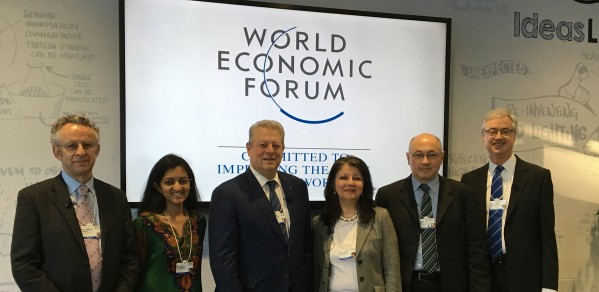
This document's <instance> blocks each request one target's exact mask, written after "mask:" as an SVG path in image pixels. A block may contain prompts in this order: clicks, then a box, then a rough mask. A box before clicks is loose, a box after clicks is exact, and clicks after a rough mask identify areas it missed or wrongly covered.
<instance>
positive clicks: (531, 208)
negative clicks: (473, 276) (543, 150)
mask: <svg viewBox="0 0 599 292" xmlns="http://www.w3.org/2000/svg"><path fill="white" fill-rule="evenodd" d="M517 129H518V120H517V118H516V116H515V115H514V114H512V113H511V112H510V111H509V110H508V109H505V108H497V109H494V110H491V111H490V112H488V113H487V114H486V115H485V116H484V118H483V124H482V131H481V137H482V140H483V143H484V144H485V147H486V148H487V151H488V152H489V163H488V164H485V165H483V166H482V167H480V168H478V169H475V170H473V171H471V172H468V173H466V174H464V175H463V176H462V182H464V183H465V184H467V185H469V186H471V187H472V189H473V191H474V195H475V196H476V198H477V200H478V201H481V202H483V203H484V204H485V205H486V206H487V211H488V216H487V218H486V219H485V222H486V225H487V248H488V258H489V263H490V266H491V278H492V283H491V287H492V290H491V291H493V292H508V291H512V292H514V291H527V292H528V291H531V292H540V291H544V292H545V291H557V283H558V258H557V244H556V239H555V230H554V228H555V213H554V208H553V183H552V181H551V173H550V172H549V170H548V169H545V168H542V167H539V166H537V165H534V164H531V163H528V162H526V161H524V160H522V159H520V157H518V156H516V155H514V153H513V152H514V142H515V141H516V130H517Z"/></svg>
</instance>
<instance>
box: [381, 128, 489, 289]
mask: <svg viewBox="0 0 599 292" xmlns="http://www.w3.org/2000/svg"><path fill="white" fill-rule="evenodd" d="M444 156H445V153H444V152H443V147H442V146H441V141H440V140H439V138H438V137H436V136H434V135H431V134H426V133H424V134H420V135H418V136H416V137H414V138H412V140H411V141H410V145H409V150H408V152H407V153H406V157H407V160H408V164H409V165H410V168H411V170H412V174H411V175H410V176H408V177H407V178H405V179H403V180H400V181H397V182H394V183H392V184H390V185H387V186H384V187H382V188H381V189H380V190H379V191H378V192H377V195H376V204H377V206H379V207H383V208H387V210H388V211H389V214H390V215H391V219H392V220H393V225H394V226H395V230H396V233H397V238H398V242H399V252H400V261H401V263H400V266H401V280H402V285H403V291H404V292H406V291H410V292H439V291H442V292H449V291H451V292H464V291H471V292H486V291H489V281H490V276H489V266H488V263H487V260H486V258H487V255H486V254H487V253H486V250H485V224H484V218H485V209H484V205H483V204H482V202H480V203H479V204H476V201H475V200H473V199H474V198H473V197H472V192H471V189H470V188H469V187H467V186H466V185H464V184H462V183H460V182H458V181H455V180H452V179H447V178H443V177H441V176H439V169H440V167H441V164H442V163H443V158H444ZM481 221H483V222H482V223H481Z"/></svg>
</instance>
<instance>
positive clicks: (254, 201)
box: [208, 120, 312, 292]
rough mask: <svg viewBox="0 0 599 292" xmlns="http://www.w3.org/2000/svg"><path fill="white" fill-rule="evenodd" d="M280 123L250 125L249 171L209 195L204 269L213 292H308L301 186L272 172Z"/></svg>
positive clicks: (306, 218)
mask: <svg viewBox="0 0 599 292" xmlns="http://www.w3.org/2000/svg"><path fill="white" fill-rule="evenodd" d="M284 138H285V132H284V130H283V126H281V124H280V123H278V122H276V121H272V120H263V121H258V122H256V123H255V124H254V125H252V126H251V127H250V130H249V141H248V142H247V143H246V150H247V153H248V155H249V158H250V167H249V169H248V170H247V171H246V172H245V173H242V174H240V175H238V176H237V177H235V178H233V179H231V180H229V181H226V182H224V183H222V184H221V185H220V186H218V187H217V188H216V189H214V191H213V193H212V199H211V203H210V217H209V219H208V228H209V233H208V236H209V247H210V267H211V268H212V274H213V275H214V281H215V283H216V289H217V290H218V291H224V292H235V291H256V292H258V291H264V292H272V291H277V292H279V291H280V292H283V291H298V292H299V291H301V292H304V291H309V290H311V288H312V287H311V286H312V283H311V277H312V273H311V267H312V231H311V222H310V209H309V204H308V188H307V186H306V183H305V182H304V181H303V180H301V179H299V178H297V177H295V176H293V175H290V174H287V173H283V172H279V171H277V168H278V167H279V164H280V163H281V160H282V157H283V150H284V149H285V143H284Z"/></svg>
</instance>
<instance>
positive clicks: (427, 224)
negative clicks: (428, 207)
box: [420, 217, 435, 229]
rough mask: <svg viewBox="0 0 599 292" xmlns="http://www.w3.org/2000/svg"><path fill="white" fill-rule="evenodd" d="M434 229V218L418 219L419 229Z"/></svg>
mask: <svg viewBox="0 0 599 292" xmlns="http://www.w3.org/2000/svg"><path fill="white" fill-rule="evenodd" d="M432 228H435V218H429V217H424V218H421V219H420V229H432Z"/></svg>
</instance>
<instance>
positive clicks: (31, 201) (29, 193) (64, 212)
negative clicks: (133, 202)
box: [10, 174, 139, 292]
mask: <svg viewBox="0 0 599 292" xmlns="http://www.w3.org/2000/svg"><path fill="white" fill-rule="evenodd" d="M94 188H95V190H96V195H97V200H98V209H99V217H100V228H101V232H102V235H101V236H102V243H101V244H102V283H101V285H100V287H99V291H107V292H108V291H132V290H133V288H134V285H135V281H136V280H137V276H138V274H139V263H138V256H137V254H136V250H135V247H136V244H135V235H134V233H133V225H132V219H131V210H130V209H129V205H128V203H127V198H126V197H125V193H123V192H122V191H121V190H119V189H117V188H115V187H113V186H111V185H109V184H107V183H104V182H102V181H100V180H98V179H94ZM67 202H68V203H67ZM70 202H71V198H70V196H69V192H68V190H67V186H66V184H65V182H64V180H63V179H62V175H61V174H59V175H58V176H56V177H54V178H51V179H48V180H45V181H42V182H39V183H37V184H34V185H32V186H29V187H26V188H24V189H22V190H21V191H20V192H19V195H18V198H17V210H16V214H15V224H14V230H13V237H12V245H11V250H10V256H11V264H12V274H13V277H14V278H15V281H16V282H17V285H19V288H21V290H23V291H63V292H66V291H74V292H79V291H91V290H92V286H91V285H92V284H91V275H90V267H89V261H88V258H87V252H86V250H85V244H84V242H83V235H82V233H81V228H80V227H79V223H78V221H77V217H76V215H75V209H74V208H73V206H72V204H70Z"/></svg>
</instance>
